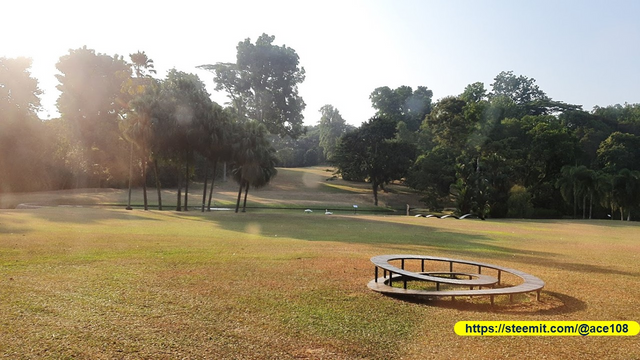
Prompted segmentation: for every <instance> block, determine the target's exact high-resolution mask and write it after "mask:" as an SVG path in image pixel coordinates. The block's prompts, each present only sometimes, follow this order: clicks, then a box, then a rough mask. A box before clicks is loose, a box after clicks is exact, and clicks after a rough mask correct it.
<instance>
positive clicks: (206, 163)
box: [201, 161, 209, 212]
mask: <svg viewBox="0 0 640 360" xmlns="http://www.w3.org/2000/svg"><path fill="white" fill-rule="evenodd" d="M208 167H209V162H208V161H205V162H204V191H203V192H202V211H201V212H204V206H205V205H206V204H207V180H208V176H209V169H208Z"/></svg>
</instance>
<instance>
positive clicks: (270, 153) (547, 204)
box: [0, 34, 640, 220]
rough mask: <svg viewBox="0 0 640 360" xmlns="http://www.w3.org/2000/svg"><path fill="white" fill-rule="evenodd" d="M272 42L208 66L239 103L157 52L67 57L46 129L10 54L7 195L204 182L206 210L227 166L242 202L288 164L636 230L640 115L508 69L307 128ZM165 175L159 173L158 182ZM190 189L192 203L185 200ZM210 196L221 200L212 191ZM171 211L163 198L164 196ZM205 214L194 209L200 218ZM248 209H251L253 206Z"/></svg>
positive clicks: (0, 163)
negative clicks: (224, 100) (608, 220)
mask: <svg viewBox="0 0 640 360" xmlns="http://www.w3.org/2000/svg"><path fill="white" fill-rule="evenodd" d="M274 40H275V38H274V37H273V36H269V35H266V34H263V35H262V36H260V37H259V38H258V39H257V40H256V41H255V43H252V42H251V41H250V40H249V39H246V40H244V41H242V42H240V43H239V44H238V47H237V50H238V51H237V58H236V62H235V63H217V64H215V65H203V66H202V68H205V69H208V70H211V71H212V72H213V73H214V74H215V75H214V79H215V81H216V87H217V89H218V90H225V91H226V92H227V94H228V95H229V97H230V100H231V104H230V106H228V107H226V108H223V107H221V106H220V105H218V104H215V103H214V102H213V101H211V99H210V96H209V94H208V93H207V91H206V88H205V86H204V84H203V83H202V81H201V80H200V79H199V78H198V77H197V76H196V75H193V74H190V73H186V72H182V71H179V70H176V69H172V70H170V71H169V72H168V73H167V74H166V76H165V77H164V78H162V79H156V78H154V77H153V75H154V74H155V71H154V68H153V64H154V62H153V60H152V59H151V58H149V57H148V56H147V54H146V53H145V52H143V51H138V52H136V53H134V54H131V55H129V59H130V60H131V61H130V62H128V61H126V60H125V59H124V57H122V56H119V55H114V56H110V55H106V54H101V53H97V52H96V51H94V50H92V49H89V48H87V47H86V46H85V47H82V48H78V49H72V50H70V51H69V53H68V54H65V55H63V56H62V57H60V60H59V61H58V63H57V64H56V67H57V69H58V71H59V73H58V74H57V75H56V77H57V79H58V81H59V85H58V89H59V90H60V91H61V94H60V97H59V98H58V101H57V107H58V110H59V112H60V114H61V116H60V118H57V119H51V120H47V121H42V120H40V119H39V118H38V115H37V112H38V110H39V109H40V95H41V94H42V91H41V90H40V89H39V87H38V81H37V79H34V78H33V77H32V76H31V74H30V67H31V60H29V59H24V58H17V59H8V58H0V191H2V192H9V191H30V190H43V189H61V188H73V187H103V186H112V187H124V186H126V184H128V183H132V185H143V193H144V199H145V200H144V203H145V209H146V208H147V197H146V186H145V185H146V184H147V182H148V181H149V180H150V179H153V180H154V181H155V187H156V188H157V189H160V188H161V187H162V186H171V187H177V188H178V191H177V195H178V196H177V198H178V204H177V207H176V209H179V210H182V209H189V204H188V203H187V201H188V197H187V196H186V195H187V194H188V193H189V184H190V182H191V181H193V180H203V182H204V191H203V199H202V202H201V203H198V207H200V208H201V209H202V210H203V211H204V210H205V208H207V207H208V206H207V204H209V205H210V204H211V201H212V188H213V185H212V184H211V183H210V182H209V181H211V182H213V181H214V180H215V179H216V178H217V177H218V176H219V175H220V174H219V172H218V168H219V166H218V165H219V164H221V165H222V168H223V169H224V170H226V169H227V166H228V168H229V170H230V173H231V174H232V175H233V178H234V179H235V180H237V181H238V185H239V194H238V202H237V207H238V208H239V207H240V200H241V195H242V192H244V194H245V199H246V196H247V194H248V192H249V189H250V187H261V186H264V185H265V184H266V183H268V181H270V179H271V178H272V177H273V176H274V175H275V174H276V171H275V166H311V165H317V164H323V163H326V162H330V163H333V164H335V165H336V167H337V168H338V172H339V173H341V174H342V176H343V178H344V179H346V180H357V181H368V182H370V183H371V188H372V191H373V195H374V196H373V198H374V203H376V204H377V203H378V191H379V190H380V189H385V185H386V184H389V183H391V182H404V183H405V184H407V185H409V186H411V187H413V188H415V189H417V190H419V191H421V192H422V193H423V198H422V200H423V202H424V203H425V206H426V207H427V208H428V209H430V210H432V211H434V210H443V209H455V211H456V212H458V213H460V214H462V213H469V212H470V213H475V214H477V215H478V216H480V217H483V218H484V217H504V216H514V217H523V216H533V217H560V216H573V217H580V216H582V217H583V218H592V217H600V218H603V217H606V216H607V215H609V216H611V217H612V218H613V217H615V218H620V219H626V220H631V219H636V218H638V216H639V215H640V213H639V212H640V165H639V164H640V162H639V161H638V159H639V158H640V152H639V150H638V149H640V140H639V139H640V104H624V105H612V106H606V107H598V106H596V107H595V108H594V109H593V110H592V111H591V112H587V111H584V110H583V109H582V107H581V106H579V105H574V104H567V103H564V102H561V101H557V100H553V99H552V98H550V97H549V96H548V95H547V94H546V93H545V92H544V91H542V89H540V87H539V86H538V85H537V84H536V82H535V79H533V78H529V77H526V76H522V75H516V74H514V73H513V72H511V71H503V72H501V73H499V74H498V75H497V76H496V77H495V79H494V81H493V83H492V84H491V85H490V87H489V88H486V87H485V85H484V84H483V83H480V82H475V83H472V84H469V85H468V86H466V87H465V88H464V89H463V91H462V93H461V94H460V95H458V96H447V97H443V98H440V99H439V100H438V101H435V102H434V101H433V100H432V99H433V93H432V91H431V90H429V89H428V88H427V87H426V86H418V87H417V88H415V90H414V89H413V88H411V87H409V86H400V87H397V88H395V89H392V88H390V87H387V86H383V87H378V88H376V89H374V90H373V91H372V92H371V94H370V100H371V104H372V106H373V108H374V109H375V114H374V116H373V117H372V118H371V119H369V120H368V121H366V122H365V123H363V124H362V125H361V126H360V127H358V128H353V127H351V126H349V125H347V124H346V122H345V120H344V119H343V118H342V116H341V115H340V112H339V111H338V109H336V108H335V107H333V106H332V105H329V104H328V105H325V106H323V107H322V108H321V109H320V114H319V119H318V122H317V125H316V126H311V127H308V128H305V127H303V126H302V111H303V110H304V108H305V104H304V101H303V100H302V98H301V97H300V95H299V93H298V85H299V84H300V83H302V81H303V80H304V77H305V73H304V68H302V67H301V66H300V64H299V58H298V55H297V53H296V52H295V51H294V50H293V49H291V48H289V47H287V46H284V45H282V46H277V45H274V44H273V42H274ZM148 167H152V170H153V171H152V173H153V176H148V173H149V171H148ZM182 191H184V194H185V197H184V202H183V203H182V202H181V200H180V199H181V194H182ZM207 191H208V193H207ZM158 203H159V205H160V206H159V207H160V208H161V207H162V205H161V192H160V191H158ZM192 207H193V206H192ZM243 208H244V206H243Z"/></svg>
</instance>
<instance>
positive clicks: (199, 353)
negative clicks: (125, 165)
mask: <svg viewBox="0 0 640 360" xmlns="http://www.w3.org/2000/svg"><path fill="white" fill-rule="evenodd" d="M638 230H640V227H639V226H638V225H637V224H621V223H617V222H606V221H599V222H580V221H573V222H552V221H484V222H483V221H478V220H471V221H457V220H439V219H424V218H413V217H398V216H391V217H388V216H387V217H383V216H362V215H358V216H324V215H322V214H317V213H314V214H301V213H291V212H277V211H275V212H274V211H271V212H265V213H263V212H260V213H246V214H232V213H226V212H212V213H205V214H201V213H198V212H189V213H176V212H169V211H168V212H157V211H153V212H143V211H138V210H134V211H125V210H116V209H102V208H42V209H35V210H3V211H0V288H1V289H2V290H1V291H0V314H1V315H0V354H1V355H3V356H7V357H11V358H33V357H37V358H177V357H188V358H210V357H216V358H300V357H302V358H305V357H307V358H397V357H401V356H405V357H407V358H425V357H432V356H433V357H442V358H454V357H455V358H466V357H469V358H473V357H475V358H477V357H480V358H485V357H491V358H501V357H514V356H521V355H522V354H526V355H531V356H536V355H537V356H542V355H545V356H547V357H559V356H565V355H566V356H568V357H570V356H569V354H572V353H578V352H583V353H584V352H585V351H587V353H589V354H590V355H591V356H595V357H608V358H634V357H638V356H640V350H638V348H637V340H636V342H634V341H630V340H629V339H625V338H606V342H605V340H604V339H600V338H589V339H579V338H543V337H541V338H482V339H477V338H460V337H457V335H455V334H454V333H453V325H454V324H455V322H456V321H459V320H636V321H637V320H638V319H639V318H640V310H638V308H637V303H638V299H639V298H640V289H639V288H638V286H635V285H637V284H638V278H639V277H640V269H639V268H638V266H637V254H638V253H640V243H638V241H637V240H638V237H637V234H638V233H639V232H638ZM388 253H416V254H428V255H435V256H449V257H458V258H463V259H474V260H477V261H484V262H490V263H495V264H499V265H502V266H508V267H513V268H517V269H520V270H523V271H526V272H529V273H531V274H534V275H536V276H539V277H541V278H542V279H543V280H545V281H546V282H547V286H546V287H545V289H544V291H543V293H542V302H541V303H538V302H536V301H534V300H532V299H531V298H529V297H527V296H522V297H519V298H518V302H516V303H515V304H510V303H509V302H508V299H501V298H500V297H498V298H497V299H496V300H497V304H498V306H497V307H494V308H491V307H490V306H489V305H488V299H475V300H468V299H460V300H459V301H456V303H451V302H448V301H441V302H434V303H413V302H407V301H402V300H398V299H393V298H389V297H385V296H382V295H379V294H377V293H374V292H371V291H370V290H368V289H367V287H366V283H367V282H368V281H369V280H370V279H371V278H372V277H373V267H372V265H371V264H370V262H369V258H370V257H371V256H374V255H378V254H388ZM408 266H411V265H409V264H408ZM634 284H635V285H634ZM585 340H588V341H585ZM631 340H633V339H631ZM445 345H446V346H445ZM605 345H606V346H605Z"/></svg>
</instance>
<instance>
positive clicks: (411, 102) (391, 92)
mask: <svg viewBox="0 0 640 360" xmlns="http://www.w3.org/2000/svg"><path fill="white" fill-rule="evenodd" d="M432 97H433V92H432V91H431V90H429V89H428V88H427V87H426V86H418V88H417V89H416V90H415V91H414V90H413V89H412V88H411V87H410V86H406V85H405V86H400V87H398V88H396V89H391V88H389V87H388V86H382V87H379V88H376V89H375V90H373V92H371V94H370V95H369V99H370V100H371V105H372V106H373V108H374V109H376V116H377V117H384V118H387V119H392V120H394V121H395V122H396V123H398V122H404V123H405V124H406V125H407V127H408V128H409V129H410V130H411V131H416V130H418V128H419V127H420V124H421V123H422V120H423V119H424V117H425V116H426V115H427V114H429V113H430V112H431V101H432Z"/></svg>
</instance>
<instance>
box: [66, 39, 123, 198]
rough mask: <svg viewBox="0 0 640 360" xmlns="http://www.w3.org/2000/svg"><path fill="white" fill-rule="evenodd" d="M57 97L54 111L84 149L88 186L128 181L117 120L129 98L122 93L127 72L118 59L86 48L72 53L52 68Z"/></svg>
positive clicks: (120, 58) (120, 59)
mask: <svg viewBox="0 0 640 360" xmlns="http://www.w3.org/2000/svg"><path fill="white" fill-rule="evenodd" d="M56 67H57V69H58V71H60V73H61V74H58V75H56V77H57V78H58V81H59V82H60V84H59V85H58V90H60V92H61V94H60V97H59V98H58V101H57V107H58V111H59V112H60V114H61V116H62V118H63V119H65V120H66V121H68V122H69V124H70V126H71V128H72V129H74V131H75V132H76V136H75V137H76V139H77V141H79V143H80V144H81V145H82V147H83V149H84V157H85V158H86V163H87V164H88V166H90V167H89V168H87V169H85V171H86V172H87V173H89V175H90V176H91V177H92V178H93V183H92V184H91V185H95V186H102V185H103V184H104V182H105V180H109V179H110V178H111V177H116V178H120V177H122V178H126V175H124V174H126V173H127V168H128V166H127V165H126V162H125V161H122V160H123V159H127V158H128V156H127V155H128V152H129V151H128V150H129V149H127V147H126V146H125V144H124V142H122V141H119V138H120V132H119V129H118V121H119V116H120V115H121V114H123V113H124V111H125V110H126V104H127V103H128V102H129V99H130V95H129V94H127V93H123V92H122V91H121V89H122V87H123V83H124V82H125V81H126V80H127V79H129V78H130V74H131V69H130V67H129V65H128V64H127V63H126V62H125V61H124V59H123V58H122V57H121V56H117V55H116V56H109V55H105V54H100V53H96V52H95V51H94V50H92V49H88V48H87V47H86V46H85V47H83V48H80V49H76V50H70V51H69V54H67V55H64V56H62V57H61V58H60V60H59V61H58V63H57V64H56Z"/></svg>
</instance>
